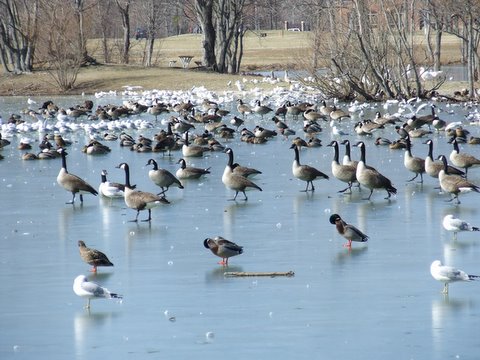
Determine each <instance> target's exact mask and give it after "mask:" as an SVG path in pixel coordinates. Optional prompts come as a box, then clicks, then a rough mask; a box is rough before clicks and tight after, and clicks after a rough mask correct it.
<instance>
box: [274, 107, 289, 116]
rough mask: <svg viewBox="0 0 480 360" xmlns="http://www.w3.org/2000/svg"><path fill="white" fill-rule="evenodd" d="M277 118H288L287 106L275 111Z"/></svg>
mask: <svg viewBox="0 0 480 360" xmlns="http://www.w3.org/2000/svg"><path fill="white" fill-rule="evenodd" d="M275 116H281V117H283V118H284V119H285V117H286V116H287V106H286V105H285V104H283V105H282V106H280V107H279V108H277V110H275Z"/></svg>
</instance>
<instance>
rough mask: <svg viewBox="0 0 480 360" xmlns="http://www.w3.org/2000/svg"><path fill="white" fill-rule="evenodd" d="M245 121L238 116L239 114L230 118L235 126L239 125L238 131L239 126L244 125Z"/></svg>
mask: <svg viewBox="0 0 480 360" xmlns="http://www.w3.org/2000/svg"><path fill="white" fill-rule="evenodd" d="M244 122H245V120H243V119H240V118H239V117H237V116H234V117H233V118H232V119H231V120H230V124H232V125H233V126H236V127H237V131H238V128H239V127H240V126H242V125H243V123H244Z"/></svg>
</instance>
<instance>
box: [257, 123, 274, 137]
mask: <svg viewBox="0 0 480 360" xmlns="http://www.w3.org/2000/svg"><path fill="white" fill-rule="evenodd" d="M253 134H254V135H255V137H257V138H267V139H268V138H271V137H274V136H277V132H276V131H275V130H269V129H265V128H263V127H261V126H258V125H257V126H255V129H254V130H253Z"/></svg>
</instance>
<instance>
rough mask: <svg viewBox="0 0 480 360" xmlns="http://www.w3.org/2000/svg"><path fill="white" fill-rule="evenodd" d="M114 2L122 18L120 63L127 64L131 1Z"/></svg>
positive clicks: (118, 0)
mask: <svg viewBox="0 0 480 360" xmlns="http://www.w3.org/2000/svg"><path fill="white" fill-rule="evenodd" d="M115 2H116V4H117V8H118V10H119V11H120V15H121V17H122V28H123V48H122V52H121V59H122V60H121V62H122V63H123V64H128V62H129V53H130V5H131V2H132V0H123V1H122V0H115Z"/></svg>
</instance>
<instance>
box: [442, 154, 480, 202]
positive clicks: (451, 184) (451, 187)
mask: <svg viewBox="0 0 480 360" xmlns="http://www.w3.org/2000/svg"><path fill="white" fill-rule="evenodd" d="M438 159H439V160H441V161H442V162H443V169H442V170H440V172H439V173H438V180H439V181H440V187H441V188H442V190H443V191H445V192H447V193H450V194H453V195H454V197H453V198H451V199H450V200H449V201H453V200H454V199H456V200H457V204H460V200H459V199H458V195H460V194H461V193H466V192H470V191H475V192H480V187H478V186H477V185H475V184H474V183H472V182H470V181H468V180H467V179H464V178H463V177H461V176H458V175H450V174H449V173H448V164H447V158H446V157H445V156H444V155H440V156H439V157H438Z"/></svg>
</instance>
